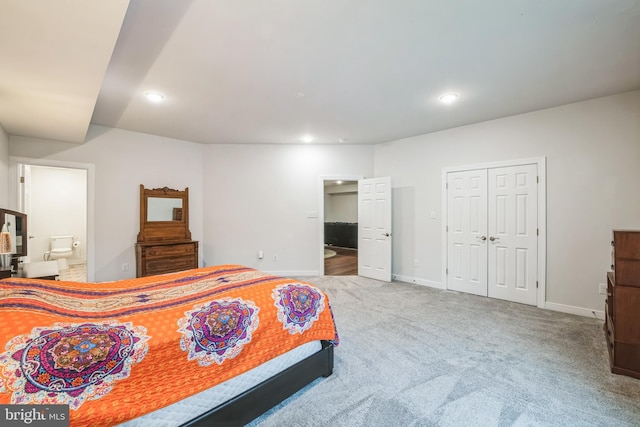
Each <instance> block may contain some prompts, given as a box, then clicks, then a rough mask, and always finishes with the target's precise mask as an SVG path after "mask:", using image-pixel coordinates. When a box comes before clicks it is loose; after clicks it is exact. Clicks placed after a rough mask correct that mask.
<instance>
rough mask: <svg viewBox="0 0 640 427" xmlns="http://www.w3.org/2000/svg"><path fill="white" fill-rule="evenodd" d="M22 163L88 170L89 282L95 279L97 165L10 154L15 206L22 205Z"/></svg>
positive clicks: (12, 199)
mask: <svg viewBox="0 0 640 427" xmlns="http://www.w3.org/2000/svg"><path fill="white" fill-rule="evenodd" d="M22 164H26V165H34V166H50V167H56V168H64V169H84V170H86V171H87V242H86V248H87V282H93V281H95V268H96V267H95V247H94V242H95V225H94V218H95V207H94V205H95V194H94V189H95V165H93V164H91V163H79V162H67V161H61V160H51V159H34V158H30V157H14V156H9V203H13V204H14V207H15V208H19V207H20V205H21V201H20V190H19V188H18V183H19V182H20V172H21V170H20V168H19V167H18V165H22Z"/></svg>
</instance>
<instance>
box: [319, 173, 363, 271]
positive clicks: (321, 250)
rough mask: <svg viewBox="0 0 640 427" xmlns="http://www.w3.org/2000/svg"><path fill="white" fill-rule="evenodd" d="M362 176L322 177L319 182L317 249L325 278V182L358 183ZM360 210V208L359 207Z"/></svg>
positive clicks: (320, 268)
mask: <svg viewBox="0 0 640 427" xmlns="http://www.w3.org/2000/svg"><path fill="white" fill-rule="evenodd" d="M363 178H364V176H362V175H321V176H320V180H319V181H318V183H319V184H318V185H319V186H320V191H319V194H320V202H319V204H318V206H320V209H319V212H318V229H319V238H318V240H319V242H318V245H316V246H317V247H319V251H318V259H319V264H318V265H319V268H318V275H319V276H324V182H325V181H358V180H361V179H363ZM358 209H359V207H358Z"/></svg>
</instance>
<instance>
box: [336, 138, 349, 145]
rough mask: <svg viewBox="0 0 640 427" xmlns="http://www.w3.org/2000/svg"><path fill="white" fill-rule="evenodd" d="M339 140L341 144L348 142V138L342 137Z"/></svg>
mask: <svg viewBox="0 0 640 427" xmlns="http://www.w3.org/2000/svg"><path fill="white" fill-rule="evenodd" d="M338 142H339V143H340V144H342V143H345V142H347V138H340V139H339V140H338Z"/></svg>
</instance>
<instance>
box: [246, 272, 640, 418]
mask: <svg viewBox="0 0 640 427" xmlns="http://www.w3.org/2000/svg"><path fill="white" fill-rule="evenodd" d="M299 279H301V280H306V281H309V282H312V283H315V284H316V285H318V286H319V287H320V288H322V289H323V290H325V291H326V292H327V294H328V296H329V298H330V301H331V306H332V307H333V311H334V316H335V320H336V323H337V326H338V332H339V334H340V345H339V346H338V347H337V348H336V349H335V369H334V373H333V375H331V376H330V377H328V378H326V379H324V378H321V379H318V380H316V381H315V382H314V383H312V384H311V385H310V386H308V387H306V388H305V389H303V390H302V391H301V392H299V393H298V394H296V395H294V396H293V397H291V398H290V399H288V400H286V401H285V402H284V403H283V404H282V405H279V406H277V407H276V408H274V409H273V410H271V411H270V412H268V413H266V414H265V415H263V416H262V417H260V418H258V419H257V420H256V421H254V422H253V423H251V424H250V426H251V427H272V426H273V427H275V426H277V427H280V426H284V425H289V426H298V427H305V426H344V427H356V426H358V427H360V426H362V427H364V426H367V427H368V426H385V427H386V426H414V427H419V426H420V427H421V426H455V427H463V426H474V427H476V426H616V427H618V426H639V425H640V380H637V379H632V378H629V377H625V376H619V375H614V374H612V373H611V372H610V371H609V364H608V363H609V362H608V358H607V350H606V344H605V339H604V332H603V330H602V321H599V320H596V319H592V318H586V317H580V316H574V315H569V314H564V313H558V312H554V311H549V310H541V309H538V308H536V307H531V306H525V305H521V304H516V303H510V302H504V301H500V300H495V299H489V298H483V297H477V296H474V295H468V294H461V293H457V292H451V291H442V290H437V289H432V288H427V287H422V286H418V285H412V284H405V283H391V284H387V283H382V282H378V281H374V280H368V279H363V278H358V277H355V276H338V277H336V276H325V277H313V278H308V277H307V278H299Z"/></svg>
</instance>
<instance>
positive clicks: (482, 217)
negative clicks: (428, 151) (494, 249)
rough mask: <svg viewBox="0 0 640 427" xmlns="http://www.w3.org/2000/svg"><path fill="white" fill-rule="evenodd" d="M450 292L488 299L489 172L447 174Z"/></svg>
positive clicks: (448, 287) (474, 171)
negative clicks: (486, 297)
mask: <svg viewBox="0 0 640 427" xmlns="http://www.w3.org/2000/svg"><path fill="white" fill-rule="evenodd" d="M447 205H448V209H447V224H448V225H447V227H448V230H447V259H448V263H449V264H448V267H447V289H451V290H455V291H460V292H467V293H471V294H476V295H482V296H487V171H486V169H481V170H472V171H464V172H451V173H448V174H447Z"/></svg>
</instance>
